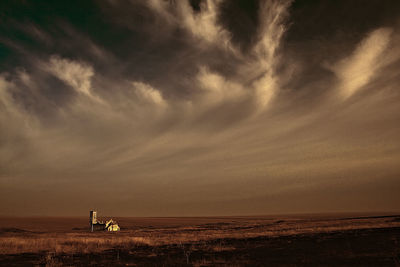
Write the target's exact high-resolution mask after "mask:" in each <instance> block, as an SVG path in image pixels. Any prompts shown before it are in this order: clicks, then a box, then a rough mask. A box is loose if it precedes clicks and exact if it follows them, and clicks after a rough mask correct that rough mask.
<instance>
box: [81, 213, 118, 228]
mask: <svg viewBox="0 0 400 267" xmlns="http://www.w3.org/2000/svg"><path fill="white" fill-rule="evenodd" d="M89 222H90V230H91V231H92V232H93V231H110V232H111V231H112V232H115V231H119V230H120V228H119V226H118V224H117V222H116V221H114V220H113V219H110V220H108V221H106V222H103V221H98V220H97V211H94V210H91V211H90V215H89Z"/></svg>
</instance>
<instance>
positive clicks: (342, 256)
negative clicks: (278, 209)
mask: <svg viewBox="0 0 400 267" xmlns="http://www.w3.org/2000/svg"><path fill="white" fill-rule="evenodd" d="M115 219H116V220H117V221H118V223H119V224H120V226H121V229H122V231H120V232H118V233H105V232H94V233H90V232H88V219H87V218H1V220H0V266H400V215H393V214H392V215H388V214H385V215H382V214H380V215H374V216H371V215H368V216H367V215H354V214H353V215H349V214H346V215H302V216H300V215H296V216H257V217H256V216H253V217H203V218H115Z"/></svg>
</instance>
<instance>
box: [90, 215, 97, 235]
mask: <svg viewBox="0 0 400 267" xmlns="http://www.w3.org/2000/svg"><path fill="white" fill-rule="evenodd" d="M89 223H90V229H91V231H92V232H93V224H96V223H97V211H94V210H91V211H90V213H89Z"/></svg>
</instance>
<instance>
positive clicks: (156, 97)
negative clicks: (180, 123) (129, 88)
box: [132, 82, 167, 108]
mask: <svg viewBox="0 0 400 267" xmlns="http://www.w3.org/2000/svg"><path fill="white" fill-rule="evenodd" d="M132 85H133V87H134V88H135V93H136V95H137V96H138V98H139V99H140V101H143V102H145V103H149V104H153V105H155V106H157V107H161V108H165V107H166V106H167V102H166V101H165V100H164V98H163V97H162V95H161V93H160V91H158V90H156V89H154V88H153V87H151V86H150V85H148V84H145V83H142V82H132Z"/></svg>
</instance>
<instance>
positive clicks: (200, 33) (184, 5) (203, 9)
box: [148, 0, 230, 47]
mask: <svg viewBox="0 0 400 267" xmlns="http://www.w3.org/2000/svg"><path fill="white" fill-rule="evenodd" d="M220 3H221V1H220V0H204V1H200V11H195V10H194V9H193V8H192V7H191V6H190V4H189V1H174V2H168V1H163V0H151V1H149V3H148V4H149V6H150V7H151V8H152V9H153V10H154V11H156V12H157V13H158V14H160V15H161V16H162V17H163V18H164V19H165V20H166V21H167V22H168V23H169V24H171V25H173V26H175V27H182V28H183V29H185V30H186V31H187V32H188V33H190V34H191V35H192V36H193V37H194V38H195V39H197V40H202V41H205V42H208V43H214V44H216V45H224V46H226V47H228V45H229V41H230V38H229V33H228V31H226V30H225V29H224V28H223V27H222V26H221V25H219V24H218V21H217V20H218V6H219V4H220Z"/></svg>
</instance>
